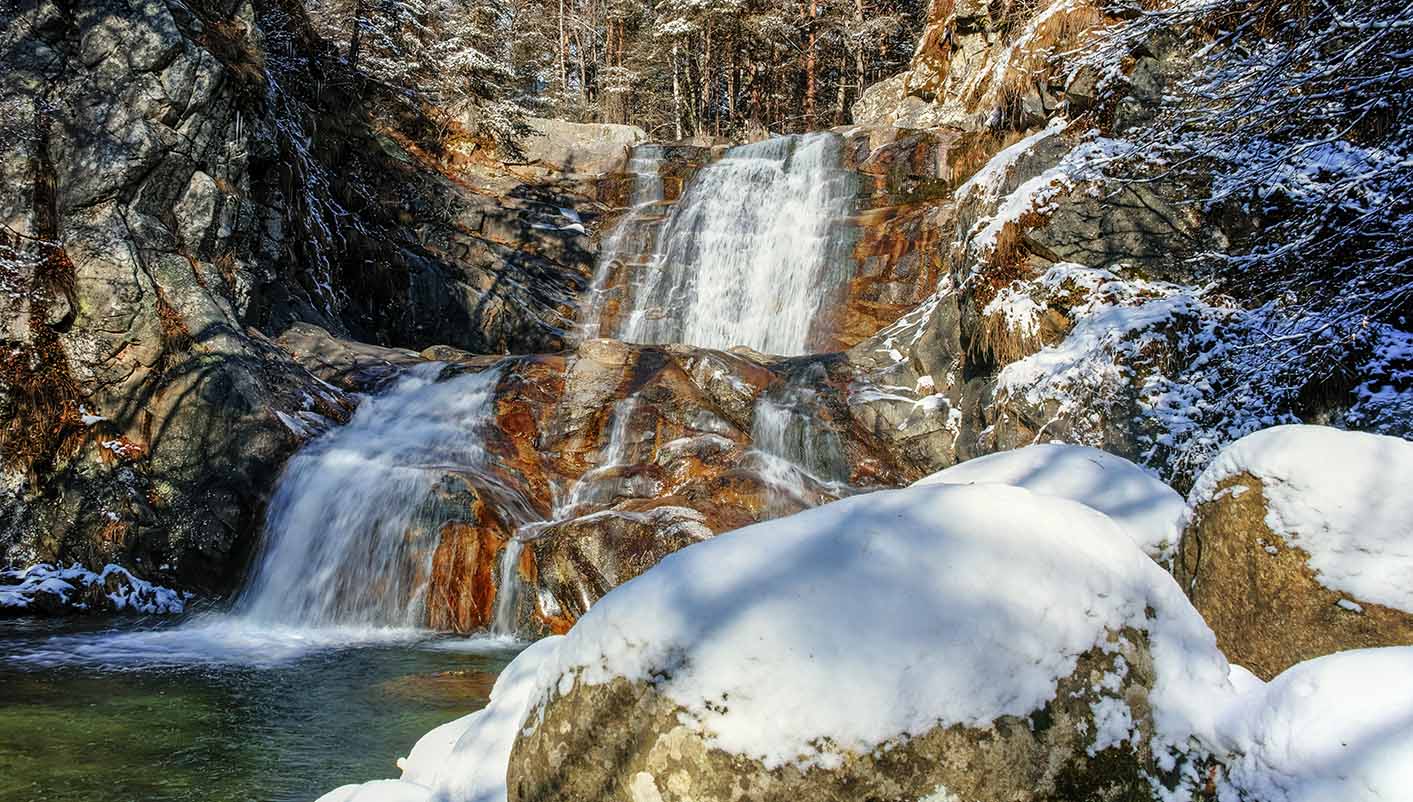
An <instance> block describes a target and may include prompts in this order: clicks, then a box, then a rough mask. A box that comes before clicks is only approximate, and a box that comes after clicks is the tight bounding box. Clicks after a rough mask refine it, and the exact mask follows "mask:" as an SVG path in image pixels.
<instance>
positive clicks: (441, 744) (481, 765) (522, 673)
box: [318, 637, 563, 802]
mask: <svg viewBox="0 0 1413 802" xmlns="http://www.w3.org/2000/svg"><path fill="white" fill-rule="evenodd" d="M562 640H563V639H562V638H559V637H551V638H546V639H544V640H541V641H538V642H536V643H535V644H533V645H532V646H530V648H528V649H526V650H525V651H524V652H521V653H520V656H519V657H516V658H515V660H514V661H513V662H512V663H511V664H510V665H509V666H507V667H506V669H505V670H504V671H503V672H501V675H500V677H499V678H498V679H497V680H496V684H495V687H494V688H493V689H491V700H490V704H488V705H487V706H486V707H485V709H483V710H481V711H479V712H476V713H472V714H471V715H469V716H465V717H463V718H459V719H457V720H456V721H452V722H450V723H447V724H443V725H442V726H440V727H438V728H436V729H435V730H432V731H431V732H429V733H427V734H426V735H424V736H422V738H421V740H419V741H418V742H417V745H416V746H414V747H413V748H412V752H411V754H409V755H408V756H407V757H405V758H403V759H401V760H399V761H398V762H397V765H398V768H400V769H402V777H401V778H400V779H397V780H377V781H374V782H368V783H363V784H361V785H345V786H343V787H341V788H336V789H334V790H333V791H330V792H329V793H327V794H325V795H324V796H322V797H320V798H319V800H318V802H505V798H506V792H505V770H506V766H507V764H508V763H509V762H510V750H511V747H512V746H513V745H514V743H515V736H516V735H517V734H518V733H519V732H520V726H521V724H522V723H523V722H524V721H525V716H526V714H527V712H528V708H529V703H530V701H531V699H532V697H533V693H534V692H535V691H536V690H537V689H538V687H539V683H540V682H541V681H542V679H541V676H540V674H541V672H542V670H543V666H544V665H545V663H546V661H547V660H548V658H550V657H551V656H552V655H553V654H554V653H555V651H556V650H557V649H558V648H559V644H560V641H562Z"/></svg>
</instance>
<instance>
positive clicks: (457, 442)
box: [235, 364, 499, 628]
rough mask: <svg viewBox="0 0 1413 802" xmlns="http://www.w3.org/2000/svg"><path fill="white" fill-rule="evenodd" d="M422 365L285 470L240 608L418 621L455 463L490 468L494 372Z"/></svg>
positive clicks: (298, 621) (271, 618)
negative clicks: (442, 500) (441, 491)
mask: <svg viewBox="0 0 1413 802" xmlns="http://www.w3.org/2000/svg"><path fill="white" fill-rule="evenodd" d="M443 368H444V366H442V365H439V364H429V365H423V366H419V367H417V368H415V369H414V370H413V371H412V372H411V373H410V374H409V375H408V376H407V377H405V378H404V379H403V380H402V381H401V382H399V383H398V384H397V385H396V386H395V387H394V388H393V389H392V390H390V391H388V392H387V393H385V394H383V395H380V396H375V397H372V398H369V399H367V400H365V401H364V402H363V404H362V405H361V406H360V407H359V408H358V411H357V413H355V414H354V416H353V420H352V421H350V422H349V424H348V425H347V426H345V427H343V428H340V429H337V430H335V431H333V432H331V433H329V434H328V435H326V436H324V437H322V438H320V439H319V440H317V441H315V442H314V443H312V444H310V445H309V446H308V447H306V448H305V449H304V450H302V451H301V452H300V453H299V454H297V455H296V456H295V457H294V458H293V459H292V460H291V461H290V463H289V465H288V467H287V468H286V469H285V473H284V476H283V477H282V479H281V480H280V483H279V486H278V488H277V490H276V494H275V498H274V500H273V501H272V502H271V506H270V514H269V517H268V519H267V521H266V527H265V534H264V540H263V546H262V550H261V552H260V554H259V555H258V557H257V559H256V561H255V569H254V573H253V575H252V577H251V580H250V582H249V584H248V585H247V587H246V589H245V591H244V592H243V593H242V595H241V597H240V599H239V601H238V602H237V605H236V609H235V613H236V615H237V616H239V617H242V618H246V619H249V620H253V621H260V622H269V623H273V624H279V625H284V626H296V627H330V626H341V627H388V628H398V627H401V628H417V627H421V626H424V625H425V612H426V606H425V598H424V597H425V595H426V593H425V591H426V587H427V584H428V581H429V579H430V576H431V563H432V556H433V554H434V552H435V551H436V548H437V539H438V535H439V532H440V523H441V521H440V520H437V519H438V516H442V517H445V516H446V515H448V514H450V513H448V512H447V511H445V510H441V509H439V507H438V505H437V503H436V499H435V496H436V491H437V488H438V484H439V482H440V481H441V480H442V479H443V478H444V477H445V476H447V475H448V474H455V473H469V474H477V475H480V474H483V473H484V472H485V468H486V466H487V462H488V455H487V453H486V451H485V450H484V449H483V448H482V443H483V441H484V427H485V426H487V425H489V424H490V423H491V422H492V421H493V420H494V414H493V412H492V408H491V404H492V401H493V400H494V391H495V386H496V382H497V380H498V378H499V377H498V373H497V372H496V371H488V372H485V373H480V374H469V375H465V376H459V377H456V378H454V379H451V380H448V381H445V382H437V376H438V374H439V373H440V372H441V371H442V369H443Z"/></svg>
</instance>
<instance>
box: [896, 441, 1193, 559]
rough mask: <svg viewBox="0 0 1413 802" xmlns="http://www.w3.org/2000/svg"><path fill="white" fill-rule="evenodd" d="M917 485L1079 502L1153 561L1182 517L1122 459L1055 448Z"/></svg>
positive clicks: (951, 471) (1181, 508) (1166, 492)
mask: <svg viewBox="0 0 1413 802" xmlns="http://www.w3.org/2000/svg"><path fill="white" fill-rule="evenodd" d="M917 484H919V485H936V484H948V485H968V484H1001V485H1014V486H1016V487H1023V488H1025V489H1027V490H1030V491H1033V492H1036V493H1039V494H1041V495H1043V496H1057V497H1059V498H1067V499H1070V500H1071V501H1078V502H1079V503H1081V504H1084V505H1086V506H1089V507H1093V508H1094V509H1096V510H1098V511H1100V512H1102V513H1104V514H1105V515H1108V516H1109V517H1110V518H1113V519H1114V521H1115V522H1116V523H1118V524H1119V526H1121V527H1123V528H1124V530H1125V531H1126V532H1127V533H1128V535H1129V537H1131V538H1133V540H1134V541H1135V542H1136V543H1138V545H1139V546H1140V547H1141V548H1142V549H1143V551H1144V552H1145V553H1147V554H1148V556H1150V557H1152V558H1154V559H1157V560H1164V559H1167V558H1169V557H1170V556H1171V553H1172V549H1173V547H1174V546H1175V545H1176V544H1177V542H1178V536H1179V535H1180V534H1181V533H1182V523H1183V515H1184V513H1185V511H1186V502H1185V501H1184V500H1183V498H1182V496H1181V495H1179V494H1178V492H1177V491H1176V490H1173V489H1172V488H1171V487H1168V486H1167V485H1165V484H1163V483H1162V482H1160V481H1159V480H1158V479H1156V478H1154V477H1153V476H1152V475H1150V474H1149V473H1148V472H1146V471H1144V470H1143V469H1142V468H1140V467H1138V466H1137V465H1135V464H1133V463H1132V462H1129V461H1128V460H1126V459H1124V458H1123V457H1117V456H1114V455H1113V454H1110V453H1108V452H1107V451H1100V450H1099V449H1097V448H1088V447H1086V446H1072V445H1061V444H1057V443H1049V444H1041V445H1034V446H1029V447H1026V448H1021V449H1017V450H1015V451H1003V452H1001V453H998V454H990V455H988V456H985V457H980V458H978V459H974V460H968V461H967V462H963V463H961V464H960V465H956V466H954V467H951V468H948V469H947V470H945V471H942V472H941V473H935V474H933V475H931V476H929V477H927V478H926V479H923V480H922V481H920V482H918V483H917Z"/></svg>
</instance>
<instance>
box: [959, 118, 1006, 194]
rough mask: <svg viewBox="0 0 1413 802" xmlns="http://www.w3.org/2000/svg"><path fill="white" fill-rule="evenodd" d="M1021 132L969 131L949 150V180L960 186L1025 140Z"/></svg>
mask: <svg viewBox="0 0 1413 802" xmlns="http://www.w3.org/2000/svg"><path fill="white" fill-rule="evenodd" d="M1023 138H1024V137H1023V135H1022V134H1021V132H1019V131H1010V130H1000V131H997V130H992V129H986V130H983V131H969V132H967V133H966V134H965V135H964V136H963V137H962V138H961V139H960V140H958V141H957V144H956V145H954V146H952V147H950V148H948V149H947V170H948V177H949V180H950V181H951V182H952V183H953V184H954V185H958V186H960V185H961V184H962V183H963V182H965V181H966V180H967V179H969V178H971V177H972V176H974V175H976V173H977V171H978V170H980V169H981V168H982V167H985V166H986V163H987V162H989V161H991V159H992V158H994V157H995V155H996V154H997V153H1000V152H1001V151H1003V150H1005V149H1006V148H1008V147H1010V146H1011V145H1014V144H1015V143H1017V142H1019V141H1020V140H1021V139H1023Z"/></svg>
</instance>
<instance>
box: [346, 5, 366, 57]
mask: <svg viewBox="0 0 1413 802" xmlns="http://www.w3.org/2000/svg"><path fill="white" fill-rule="evenodd" d="M362 44H363V0H358V2H356V3H354V4H353V33H352V34H350V35H349V37H348V68H349V69H350V70H352V71H353V72H358V49H359V47H360V46H361V45H362Z"/></svg>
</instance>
